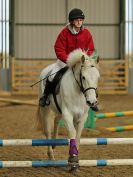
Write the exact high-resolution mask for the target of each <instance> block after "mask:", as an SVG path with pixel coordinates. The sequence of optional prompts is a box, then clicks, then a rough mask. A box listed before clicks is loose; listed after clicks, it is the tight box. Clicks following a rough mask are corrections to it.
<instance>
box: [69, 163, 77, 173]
mask: <svg viewBox="0 0 133 177" xmlns="http://www.w3.org/2000/svg"><path fill="white" fill-rule="evenodd" d="M69 172H71V173H77V172H79V164H71V165H70V170H69Z"/></svg>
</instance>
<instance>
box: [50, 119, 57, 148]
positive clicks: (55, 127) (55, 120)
mask: <svg viewBox="0 0 133 177" xmlns="http://www.w3.org/2000/svg"><path fill="white" fill-rule="evenodd" d="M58 128H59V117H58V116H56V117H55V119H54V131H53V136H52V138H53V139H56V138H57V137H58ZM55 147H56V145H53V146H52V149H55Z"/></svg>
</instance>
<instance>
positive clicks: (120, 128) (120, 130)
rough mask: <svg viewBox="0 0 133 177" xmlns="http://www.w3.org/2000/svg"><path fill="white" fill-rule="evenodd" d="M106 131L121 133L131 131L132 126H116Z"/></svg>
mask: <svg viewBox="0 0 133 177" xmlns="http://www.w3.org/2000/svg"><path fill="white" fill-rule="evenodd" d="M106 129H107V130H109V131H111V132H122V131H127V130H128V131H130V130H133V125H127V126H118V127H109V128H106Z"/></svg>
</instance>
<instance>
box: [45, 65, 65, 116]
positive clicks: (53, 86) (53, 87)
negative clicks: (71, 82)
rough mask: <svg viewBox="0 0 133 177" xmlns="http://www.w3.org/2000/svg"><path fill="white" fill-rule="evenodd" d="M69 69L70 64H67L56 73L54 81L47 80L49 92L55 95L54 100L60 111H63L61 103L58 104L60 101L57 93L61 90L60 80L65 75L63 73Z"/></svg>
mask: <svg viewBox="0 0 133 177" xmlns="http://www.w3.org/2000/svg"><path fill="white" fill-rule="evenodd" d="M67 70H68V66H65V67H64V68H62V69H60V70H59V71H58V72H57V73H56V75H55V76H54V79H53V80H52V81H49V80H48V79H47V82H48V87H49V94H53V97H54V101H55V104H56V107H57V109H58V111H59V112H60V113H62V111H61V109H60V107H59V105H58V102H57V98H56V94H57V93H58V92H59V90H60V81H61V79H62V77H63V75H64V74H65V72H66V71H67Z"/></svg>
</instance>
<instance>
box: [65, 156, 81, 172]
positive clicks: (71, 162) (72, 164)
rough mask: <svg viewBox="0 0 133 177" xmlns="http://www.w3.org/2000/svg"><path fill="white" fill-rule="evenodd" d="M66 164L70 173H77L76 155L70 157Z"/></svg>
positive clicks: (77, 161)
mask: <svg viewBox="0 0 133 177" xmlns="http://www.w3.org/2000/svg"><path fill="white" fill-rule="evenodd" d="M68 164H69V166H70V170H69V171H70V172H72V173H75V172H78V171H79V160H78V156H77V155H76V156H75V155H70V157H69V159H68Z"/></svg>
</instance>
